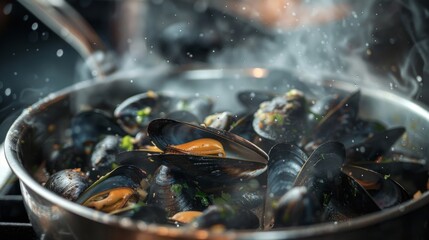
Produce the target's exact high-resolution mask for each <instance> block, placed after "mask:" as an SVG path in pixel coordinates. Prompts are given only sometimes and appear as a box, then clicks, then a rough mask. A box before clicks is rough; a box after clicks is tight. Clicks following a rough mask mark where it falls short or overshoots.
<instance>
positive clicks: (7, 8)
mask: <svg viewBox="0 0 429 240" xmlns="http://www.w3.org/2000/svg"><path fill="white" fill-rule="evenodd" d="M12 7H13V6H12V3H8V4H6V5H5V6H4V8H3V13H4V15H9V14H10V13H11V12H12Z"/></svg>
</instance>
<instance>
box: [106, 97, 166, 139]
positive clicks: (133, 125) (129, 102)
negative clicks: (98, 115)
mask: <svg viewBox="0 0 429 240" xmlns="http://www.w3.org/2000/svg"><path fill="white" fill-rule="evenodd" d="M172 102H174V101H173V100H172V99H171V98H170V97H167V96H163V95H159V94H157V93H155V92H153V91H148V92H145V93H141V94H137V95H134V96H132V97H129V98H127V99H126V100H125V101H123V102H122V103H121V104H119V105H118V107H116V109H115V111H114V116H115V118H116V119H117V121H118V123H119V124H120V125H121V126H122V128H123V129H125V130H126V131H127V132H128V133H129V134H132V135H134V134H136V133H137V132H139V131H140V130H141V129H143V128H144V127H145V126H147V124H148V123H149V121H150V120H152V119H154V118H155V117H158V116H157V115H158V114H159V113H160V111H161V109H170V108H171V107H170V105H171V104H173V103H172Z"/></svg>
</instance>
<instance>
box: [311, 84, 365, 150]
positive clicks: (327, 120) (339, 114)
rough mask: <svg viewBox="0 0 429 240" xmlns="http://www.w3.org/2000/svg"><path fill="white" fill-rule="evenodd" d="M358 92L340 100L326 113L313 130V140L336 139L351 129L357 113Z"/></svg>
mask: <svg viewBox="0 0 429 240" xmlns="http://www.w3.org/2000/svg"><path fill="white" fill-rule="evenodd" d="M360 95H361V94H360V91H356V92H354V93H352V94H351V95H349V96H348V97H346V98H344V99H342V100H341V101H340V102H339V103H338V104H337V105H335V107H334V108H332V109H331V110H329V111H328V112H327V113H326V116H324V117H323V118H322V119H321V120H320V122H319V123H318V124H317V125H316V127H315V128H314V133H313V139H316V141H319V142H324V141H327V140H332V139H336V138H337V136H336V135H338V134H339V132H341V133H340V134H343V133H342V131H343V130H344V129H352V128H353V126H354V125H355V122H356V120H357V117H358V113H359V102H360Z"/></svg>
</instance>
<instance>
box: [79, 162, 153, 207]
mask: <svg viewBox="0 0 429 240" xmlns="http://www.w3.org/2000/svg"><path fill="white" fill-rule="evenodd" d="M147 187H148V183H147V181H146V173H145V172H144V171H142V170H141V169H140V168H137V167H134V166H132V165H129V166H120V167H118V168H116V169H114V170H113V171H111V172H109V173H108V174H106V175H105V176H103V177H101V178H100V179H99V180H98V181H96V182H94V183H93V184H92V185H91V186H90V187H89V188H87V189H86V190H85V192H83V193H82V194H81V195H80V197H79V198H78V199H77V200H76V202H77V203H79V204H82V205H84V206H86V207H90V208H94V209H97V210H100V211H103V212H113V211H117V210H118V209H121V208H124V207H126V206H127V205H130V204H135V203H137V202H138V201H140V200H141V199H145V198H146V197H147Z"/></svg>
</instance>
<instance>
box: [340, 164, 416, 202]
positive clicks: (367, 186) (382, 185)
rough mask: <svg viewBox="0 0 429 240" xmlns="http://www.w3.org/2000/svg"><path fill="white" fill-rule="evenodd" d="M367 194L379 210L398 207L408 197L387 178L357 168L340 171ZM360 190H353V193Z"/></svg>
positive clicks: (346, 167) (395, 183)
mask: <svg viewBox="0 0 429 240" xmlns="http://www.w3.org/2000/svg"><path fill="white" fill-rule="evenodd" d="M342 171H343V172H344V173H345V174H346V175H347V176H348V177H350V178H351V179H353V180H354V181H355V182H356V183H357V184H359V185H360V186H361V187H362V188H363V189H364V192H367V194H368V195H369V196H371V198H372V199H373V201H374V202H375V204H376V205H377V206H378V207H379V208H380V209H385V208H389V207H393V206H395V205H398V204H400V203H402V202H404V201H406V200H408V199H410V196H409V195H408V193H407V192H406V191H405V189H404V188H403V187H402V186H400V185H399V184H398V183H397V182H395V181H394V180H392V179H391V178H390V177H389V176H385V175H382V174H379V173H377V172H374V171H372V170H369V169H365V168H362V167H358V166H352V165H346V166H344V167H343V170H342ZM356 190H359V191H361V189H358V188H355V189H354V190H353V191H356Z"/></svg>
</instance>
